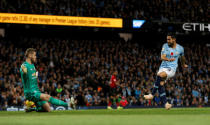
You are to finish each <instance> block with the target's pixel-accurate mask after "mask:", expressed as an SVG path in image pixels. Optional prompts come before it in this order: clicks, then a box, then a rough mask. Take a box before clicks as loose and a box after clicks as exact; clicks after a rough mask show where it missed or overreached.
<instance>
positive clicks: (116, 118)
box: [0, 108, 210, 125]
mask: <svg viewBox="0 0 210 125" xmlns="http://www.w3.org/2000/svg"><path fill="white" fill-rule="evenodd" d="M0 125H210V108H173V109H171V110H165V109H163V108H152V109H123V110H103V109H101V110H77V111H52V112H50V113H37V112H31V113H25V112H6V111H1V112H0Z"/></svg>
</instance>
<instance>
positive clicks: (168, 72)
mask: <svg viewBox="0 0 210 125" xmlns="http://www.w3.org/2000/svg"><path fill="white" fill-rule="evenodd" d="M161 72H165V73H166V74H167V78H166V80H167V79H169V78H172V77H174V75H175V73H176V71H174V70H172V69H171V68H160V69H159V71H158V73H157V74H159V73H161Z"/></svg>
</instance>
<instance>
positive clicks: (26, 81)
mask: <svg viewBox="0 0 210 125" xmlns="http://www.w3.org/2000/svg"><path fill="white" fill-rule="evenodd" d="M25 57H26V61H25V62H24V63H23V64H22V65H21V68H20V74H21V79H22V83H23V88H24V96H25V98H26V100H29V101H33V102H34V103H35V105H36V107H33V108H32V107H31V108H29V107H28V108H26V112H30V111H34V110H35V111H40V112H50V104H49V103H51V104H53V105H58V106H64V107H68V103H66V102H64V101H61V100H58V99H55V98H53V97H51V96H50V95H48V94H44V93H41V92H40V90H39V88H38V83H37V77H38V72H37V71H36V69H35V66H34V63H36V50H35V49H33V48H28V49H27V50H26V52H25Z"/></svg>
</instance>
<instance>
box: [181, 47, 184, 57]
mask: <svg viewBox="0 0 210 125" xmlns="http://www.w3.org/2000/svg"><path fill="white" fill-rule="evenodd" d="M180 56H184V48H183V47H180Z"/></svg>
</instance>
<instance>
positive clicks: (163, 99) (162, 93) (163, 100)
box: [159, 85, 167, 105]
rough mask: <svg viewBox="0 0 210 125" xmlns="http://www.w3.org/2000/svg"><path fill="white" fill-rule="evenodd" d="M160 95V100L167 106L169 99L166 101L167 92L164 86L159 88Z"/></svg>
mask: <svg viewBox="0 0 210 125" xmlns="http://www.w3.org/2000/svg"><path fill="white" fill-rule="evenodd" d="M159 94H160V100H161V102H162V104H163V105H165V104H166V102H167V99H166V92H165V87H164V85H163V86H160V87H159Z"/></svg>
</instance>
